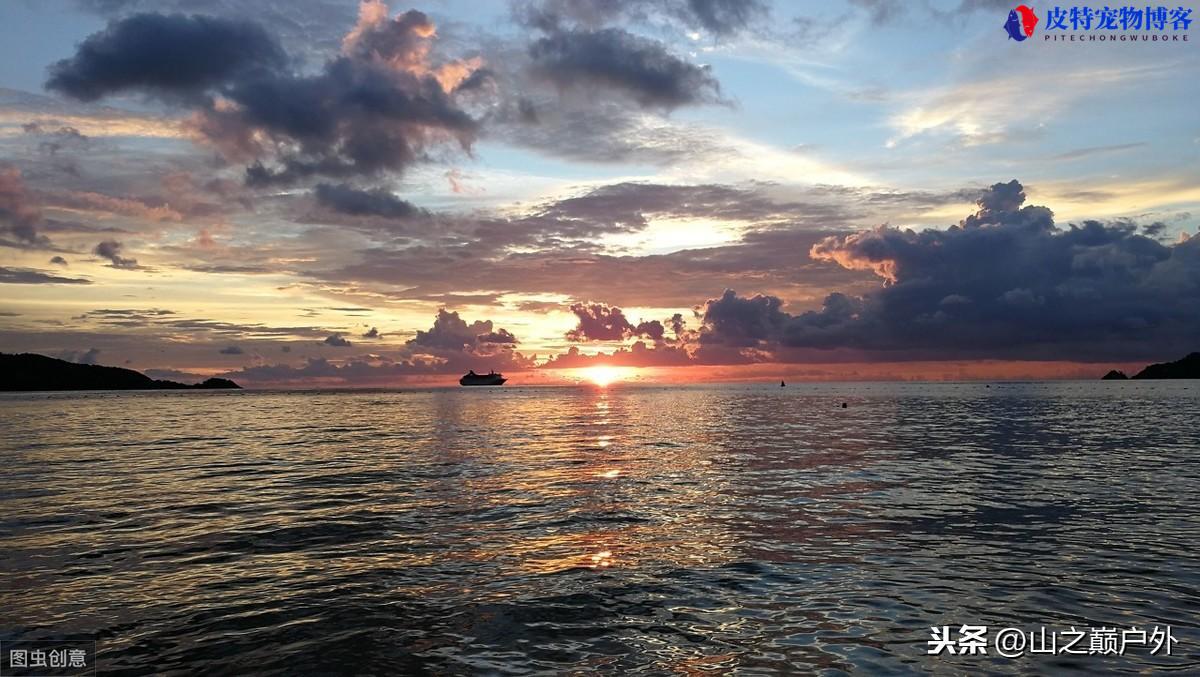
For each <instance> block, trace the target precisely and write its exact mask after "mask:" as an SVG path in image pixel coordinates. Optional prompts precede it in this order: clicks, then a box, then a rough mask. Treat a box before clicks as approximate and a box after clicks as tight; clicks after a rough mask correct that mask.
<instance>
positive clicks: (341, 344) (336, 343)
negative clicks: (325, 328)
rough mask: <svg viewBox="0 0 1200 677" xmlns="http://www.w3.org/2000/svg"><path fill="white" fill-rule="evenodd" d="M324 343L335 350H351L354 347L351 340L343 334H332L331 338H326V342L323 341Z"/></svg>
mask: <svg viewBox="0 0 1200 677" xmlns="http://www.w3.org/2000/svg"><path fill="white" fill-rule="evenodd" d="M322 343H324V344H325V345H327V346H333V347H335V348H349V347H350V346H351V345H353V344H352V343H350V339H348V338H346V337H345V336H342V335H341V334H330V335H329V336H326V337H325V340H324V341H322Z"/></svg>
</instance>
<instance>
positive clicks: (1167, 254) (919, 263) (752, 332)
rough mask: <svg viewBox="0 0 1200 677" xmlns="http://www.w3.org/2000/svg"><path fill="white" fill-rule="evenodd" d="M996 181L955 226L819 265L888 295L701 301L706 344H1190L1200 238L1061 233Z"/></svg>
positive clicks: (966, 350) (889, 236)
mask: <svg viewBox="0 0 1200 677" xmlns="http://www.w3.org/2000/svg"><path fill="white" fill-rule="evenodd" d="M1024 200H1025V194H1024V188H1023V186H1022V185H1021V184H1020V183H1019V182H1017V181H1011V182H1009V183H998V184H995V185H994V186H992V187H991V188H990V189H989V190H987V191H985V192H984V193H983V194H982V195H981V196H980V198H979V200H978V211H976V213H975V214H972V215H970V216H968V217H967V218H965V219H963V220H962V221H961V222H960V223H959V224H958V225H956V226H952V227H950V228H949V229H947V230H924V231H920V232H917V231H913V230H901V229H899V228H894V227H891V226H880V227H878V228H874V229H871V230H868V231H863V232H859V233H855V234H852V235H844V236H830V237H828V238H826V239H825V240H823V241H821V242H819V243H817V244H815V245H814V246H813V247H812V249H811V256H812V257H813V258H814V259H818V260H824V261H831V262H836V263H838V264H839V265H841V266H843V267H846V268H850V269H859V270H870V271H872V272H873V273H874V274H875V275H877V276H878V277H880V278H882V279H883V280H884V283H885V284H884V286H883V287H882V288H881V289H878V290H876V291H872V292H868V293H866V294H864V295H862V296H851V295H847V294H841V293H834V294H830V295H828V296H827V297H826V299H825V301H824V303H823V305H822V307H821V309H820V310H814V311H808V312H805V313H801V314H799V315H791V314H788V313H786V312H784V311H782V310H781V301H780V300H779V299H778V298H775V297H771V296H761V295H760V296H755V297H752V298H743V297H738V296H737V295H736V294H734V293H733V292H730V291H727V292H726V293H725V294H724V295H723V296H722V297H721V298H720V299H717V300H715V301H710V302H708V303H707V304H706V305H705V312H704V326H703V328H702V329H701V337H700V341H701V343H709V344H720V345H726V346H737V347H750V348H754V349H757V350H763V351H768V352H770V353H772V355H773V358H772V359H787V353H788V351H789V350H791V349H816V350H824V351H827V350H833V349H850V350H854V351H862V352H864V353H867V354H869V355H871V356H872V359H874V360H876V361H884V360H910V359H933V360H938V359H979V358H990V359H1033V360H1037V359H1070V360H1075V361H1085V362H1087V361H1104V360H1120V359H1130V360H1132V359H1152V358H1157V357H1159V356H1161V355H1164V354H1175V353H1185V352H1187V351H1188V350H1194V349H1195V345H1194V343H1195V337H1196V336H1200V317H1198V316H1197V314H1196V313H1195V311H1194V309H1195V308H1196V307H1200V276H1197V275H1196V271H1197V270H1200V241H1185V242H1182V243H1179V244H1175V245H1165V244H1162V243H1160V242H1158V241H1156V240H1154V239H1152V238H1148V237H1145V236H1143V235H1139V234H1138V232H1137V230H1138V229H1137V227H1136V226H1135V225H1134V224H1132V223H1128V222H1123V221H1118V222H1112V223H1102V222H1099V221H1084V222H1083V223H1081V224H1079V225H1074V224H1071V225H1068V226H1067V227H1065V228H1064V227H1059V226H1057V225H1055V223H1054V218H1053V214H1052V213H1051V211H1050V210H1049V209H1047V208H1045V207H1040V206H1028V205H1024Z"/></svg>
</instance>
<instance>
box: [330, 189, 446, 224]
mask: <svg viewBox="0 0 1200 677" xmlns="http://www.w3.org/2000/svg"><path fill="white" fill-rule="evenodd" d="M313 195H314V196H315V197H316V199H317V204H319V205H321V206H322V207H325V208H327V209H331V210H333V211H335V212H338V213H340V214H347V215H349V216H378V217H382V218H385V219H410V218H413V217H417V216H428V214H429V212H427V211H425V210H424V209H421V208H420V207H417V206H416V205H414V204H413V203H411V202H409V201H407V200H403V199H401V198H399V197H396V195H394V194H393V193H391V192H389V191H386V190H384V189H382V188H375V189H371V190H362V189H359V188H355V187H353V186H350V185H347V184H344V183H343V184H330V183H318V184H317V185H316V188H315V189H314V191H313Z"/></svg>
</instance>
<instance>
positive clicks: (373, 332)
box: [362, 327, 383, 339]
mask: <svg viewBox="0 0 1200 677" xmlns="http://www.w3.org/2000/svg"><path fill="white" fill-rule="evenodd" d="M381 336H383V334H380V333H379V329H377V328H375V327H371V328H370V329H369V330H368V331H365V332H363V335H362V337H363V338H365V339H377V338H379V337H381Z"/></svg>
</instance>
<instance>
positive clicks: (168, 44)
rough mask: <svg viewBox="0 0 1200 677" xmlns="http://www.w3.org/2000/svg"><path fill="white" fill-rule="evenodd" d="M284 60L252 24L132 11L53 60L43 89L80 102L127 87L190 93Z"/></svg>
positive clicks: (279, 65)
mask: <svg viewBox="0 0 1200 677" xmlns="http://www.w3.org/2000/svg"><path fill="white" fill-rule="evenodd" d="M286 60H287V59H286V56H285V55H284V53H283V49H282V48H281V47H280V46H279V45H278V43H276V42H275V40H274V39H273V38H272V37H271V36H270V35H268V34H267V32H266V31H265V30H263V29H262V27H261V26H258V25H257V24H253V23H247V22H240V21H232V20H228V19H221V18H216V17H206V16H198V15H192V16H184V15H182V14H172V15H161V14H137V15H134V16H131V17H127V18H124V19H121V20H117V21H112V22H110V23H109V24H108V27H107V28H105V29H104V30H103V31H101V32H99V33H94V34H92V35H90V36H88V38H87V39H85V40H84V41H83V42H82V43H81V44H80V45H79V48H78V49H77V50H76V52H75V55H74V56H73V57H71V58H69V59H63V60H62V61H59V62H57V63H55V64H54V65H52V66H50V69H49V73H50V77H49V79H48V80H47V81H46V88H47V89H50V90H53V91H57V92H60V93H62V94H66V95H67V96H70V97H72V98H75V99H78V100H80V101H95V100H97V99H100V98H102V97H104V96H108V95H110V94H116V93H120V92H126V91H141V92H145V93H149V94H155V95H159V96H167V97H194V96H197V95H200V94H203V93H204V92H206V91H207V90H209V89H211V88H214V87H217V86H219V85H222V84H224V83H226V82H228V81H230V80H231V79H233V78H235V77H238V76H239V75H242V74H244V73H246V72H248V71H250V70H255V69H262V68H266V69H277V68H282V67H283V66H284V65H285V63H286Z"/></svg>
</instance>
